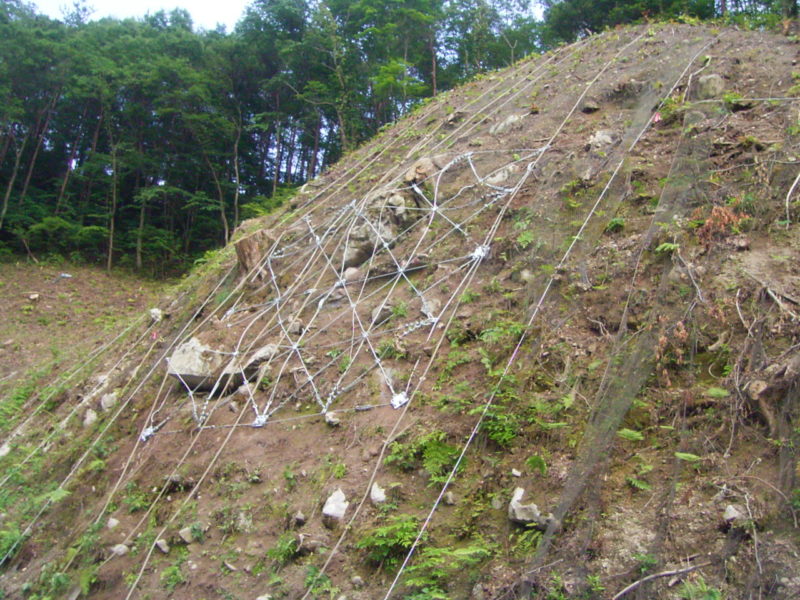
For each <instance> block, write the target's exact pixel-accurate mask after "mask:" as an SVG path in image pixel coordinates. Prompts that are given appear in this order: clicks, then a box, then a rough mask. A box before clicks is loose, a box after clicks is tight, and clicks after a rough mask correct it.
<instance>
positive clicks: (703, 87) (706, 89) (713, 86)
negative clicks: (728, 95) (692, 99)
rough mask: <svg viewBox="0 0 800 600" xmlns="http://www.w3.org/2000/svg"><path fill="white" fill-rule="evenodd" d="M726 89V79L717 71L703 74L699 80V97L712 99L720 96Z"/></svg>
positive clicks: (700, 98) (699, 98)
mask: <svg viewBox="0 0 800 600" xmlns="http://www.w3.org/2000/svg"><path fill="white" fill-rule="evenodd" d="M724 91H725V80H724V79H723V78H722V76H720V75H718V74H717V73H710V74H709V75H703V76H702V77H701V78H700V79H698V80H697V99H698V100H711V99H712V98H718V97H719V96H721V95H722V92H724Z"/></svg>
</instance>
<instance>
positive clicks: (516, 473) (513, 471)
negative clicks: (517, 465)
mask: <svg viewBox="0 0 800 600" xmlns="http://www.w3.org/2000/svg"><path fill="white" fill-rule="evenodd" d="M511 476H512V477H522V472H521V471H518V470H517V469H511Z"/></svg>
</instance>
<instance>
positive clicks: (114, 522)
mask: <svg viewBox="0 0 800 600" xmlns="http://www.w3.org/2000/svg"><path fill="white" fill-rule="evenodd" d="M118 526H119V519H115V518H114V517H109V518H108V521H107V522H106V527H108V528H109V529H116V528H117V527H118Z"/></svg>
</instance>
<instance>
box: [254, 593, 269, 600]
mask: <svg viewBox="0 0 800 600" xmlns="http://www.w3.org/2000/svg"><path fill="white" fill-rule="evenodd" d="M256 600H272V594H261V595H260V596H258V597H257V598H256Z"/></svg>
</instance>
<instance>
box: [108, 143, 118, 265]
mask: <svg viewBox="0 0 800 600" xmlns="http://www.w3.org/2000/svg"><path fill="white" fill-rule="evenodd" d="M108 135H109V141H110V137H111V132H110V131H109V134H108ZM111 172H112V175H111V210H110V211H109V216H108V217H109V218H108V260H106V270H107V271H110V270H111V267H112V265H113V261H114V217H115V216H116V213H117V147H116V146H115V145H113V142H112V146H111Z"/></svg>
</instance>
